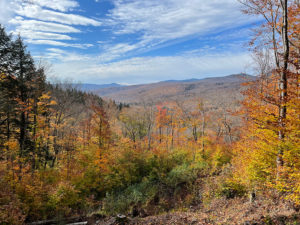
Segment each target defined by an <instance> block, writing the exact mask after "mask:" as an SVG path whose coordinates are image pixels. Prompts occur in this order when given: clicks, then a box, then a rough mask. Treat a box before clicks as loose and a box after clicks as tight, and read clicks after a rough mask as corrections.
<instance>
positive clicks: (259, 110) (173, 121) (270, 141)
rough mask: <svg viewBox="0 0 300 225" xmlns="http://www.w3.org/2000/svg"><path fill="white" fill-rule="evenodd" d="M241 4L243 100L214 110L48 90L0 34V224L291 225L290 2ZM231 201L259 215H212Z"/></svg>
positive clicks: (294, 132) (298, 124)
mask: <svg viewBox="0 0 300 225" xmlns="http://www.w3.org/2000/svg"><path fill="white" fill-rule="evenodd" d="M241 3H242V5H243V7H244V8H243V10H244V13H246V14H251V15H260V16H262V17H263V18H264V22H263V23H262V24H261V25H260V27H257V29H256V30H255V31H254V37H253V40H252V41H251V43H250V45H249V48H250V50H251V51H252V55H253V59H254V62H255V72H256V75H257V76H256V78H255V79H247V77H245V78H244V79H245V81H244V84H243V85H244V87H243V90H244V91H243V96H244V97H243V100H242V101H240V102H239V103H238V104H237V105H229V106H226V107H222V106H220V105H216V104H212V103H211V102H210V101H208V99H203V98H201V96H199V97H198V98H196V99H191V100H190V101H184V102H182V101H162V102H160V103H159V104H153V103H151V102H145V103H144V104H140V105H127V104H123V103H117V102H115V101H110V100H103V99H102V98H101V97H99V96H98V95H95V94H92V93H88V92H83V91H80V90H78V89H76V87H74V86H73V85H72V84H68V83H63V82H61V83H59V82H57V83H50V82H49V81H48V80H47V70H46V68H45V66H43V64H42V63H38V62H36V61H34V60H33V57H32V56H31V54H30V52H29V51H28V50H27V47H26V45H25V44H24V42H23V40H22V37H20V36H17V37H15V36H13V35H11V34H8V33H7V32H6V29H5V28H4V26H2V25H1V26H0V149H1V151H0V223H1V224H38V223H34V222H37V221H41V223H40V224H65V223H68V222H67V221H68V220H69V219H70V218H75V219H74V222H79V221H85V220H86V219H84V218H90V217H95V218H98V219H99V221H100V220H105V218H112V217H114V216H116V215H117V214H122V215H126V217H127V219H128V218H135V217H138V218H144V217H149V216H155V215H164V214H165V213H176V212H181V213H194V214H193V215H196V214H197V215H200V214H201V213H203V212H206V216H204V217H205V218H204V219H203V221H204V222H203V221H202V223H200V222H199V223H197V221H196V223H194V224H242V222H245V221H243V219H245V220H249V221H250V219H251V218H252V219H253V218H254V219H256V220H257V219H258V220H259V221H260V222H261V221H262V222H261V223H250V222H249V223H247V224H280V223H275V222H276V221H277V219H278V218H277V217H276V216H278V215H279V214H280V213H281V211H280V210H289V211H288V212H289V213H290V214H289V215H287V216H286V219H287V221H290V222H291V223H289V224H297V221H298V222H299V220H300V218H299V209H300V98H299V93H300V92H299V91H300V89H299V88H300V84H299V82H300V64H299V58H300V39H299V38H300V36H299V35H300V26H299V15H300V4H299V1H287V0H281V1H277V0H272V1H262V0H245V1H241ZM235 204H241V205H242V206H243V207H244V206H245V204H247V207H252V208H256V209H255V210H257V211H261V212H262V213H264V215H263V216H264V217H260V218H256V217H255V216H252V217H251V216H248V217H247V215H246V216H243V217H238V219H237V220H234V219H233V218H231V219H230V213H232V212H227V211H224V212H225V213H227V215H226V216H227V218H225V217H226V216H223V217H222V216H220V215H219V216H218V214H214V213H216V212H214V211H218V210H219V211H222V209H225V208H226V207H227V206H228V205H232V206H234V205H235ZM224 205H227V206H226V207H224ZM276 206H279V209H278V211H279V212H277V211H274V212H273V211H272V207H276ZM263 207H265V208H263ZM267 208H269V210H268V211H266V210H267ZM248 209H249V208H248ZM235 210H237V209H235ZM212 211H213V212H212ZM257 211H255V212H257ZM200 212H201V213H200ZM283 213H284V212H283ZM248 214H249V212H248ZM250 214H251V213H250ZM243 215H244V214H243ZM259 216H260V215H259ZM288 216H291V217H288ZM197 218H198V217H197ZM228 218H229V219H228ZM249 218H250V219H249ZM181 219H182V218H181ZM221 219H222V220H221ZM71 220H72V221H73V219H71ZM129 220H131V219H129ZM273 220H274V221H275V222H274V223H272V221H273ZM43 221H44V223H43ZM47 221H48V222H47ZM199 221H200V219H199ZM230 221H231V222H230ZM127 222H128V221H127ZM129 222H130V221H129ZM177 222H178V221H177ZM122 223H126V222H122ZM89 224H96V222H89ZM99 224H100V223H99ZM132 224H148V223H147V222H139V220H136V221H135V222H132ZM149 224H167V223H166V222H157V223H155V222H153V223H149ZM173 224H189V223H188V222H186V223H185V222H181V223H180V222H178V223H176V222H173ZM191 224H192V223H191ZM245 224H246V223H245ZM281 224H282V223H281ZM284 224H288V223H284Z"/></svg>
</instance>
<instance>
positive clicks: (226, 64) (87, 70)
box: [54, 53, 251, 84]
mask: <svg viewBox="0 0 300 225" xmlns="http://www.w3.org/2000/svg"><path fill="white" fill-rule="evenodd" d="M250 60H251V58H250V56H249V55H248V54H247V53H239V54H233V53H232V54H212V55H210V56H197V55H185V54H183V55H180V56H168V57H167V56H165V57H137V58H132V59H128V60H123V61H120V62H114V63H107V64H99V62H98V61H97V60H96V59H92V58H87V59H86V60H84V59H83V60H80V61H68V62H66V61H64V62H63V63H57V64H54V69H55V71H56V73H57V75H59V76H63V77H64V78H67V77H72V78H73V79H75V80H76V81H82V82H94V83H108V82H118V83H122V82H123V83H124V82H125V83H126V82H127V83H131V84H136V83H148V82H156V81H160V80H168V79H185V78H191V77H196V78H204V77H209V76H222V75H229V74H232V73H239V72H243V71H244V70H245V65H246V64H247V63H248V62H249V61H250ZM82 74H84V77H83V76H82Z"/></svg>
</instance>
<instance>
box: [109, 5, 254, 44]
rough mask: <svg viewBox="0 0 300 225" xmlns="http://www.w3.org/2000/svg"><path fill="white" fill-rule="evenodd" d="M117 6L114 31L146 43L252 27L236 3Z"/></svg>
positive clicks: (110, 15)
mask: <svg viewBox="0 0 300 225" xmlns="http://www.w3.org/2000/svg"><path fill="white" fill-rule="evenodd" d="M114 4H115V8H114V9H112V10H111V12H110V14H109V17H110V19H109V20H108V21H107V22H109V23H110V24H111V25H113V29H114V32H115V33H117V34H131V33H137V32H139V33H142V39H143V40H144V41H147V42H151V41H168V40H173V39H177V38H183V37H187V36H196V35H197V36H201V35H202V36H204V35H207V34H210V33H217V32H220V31H223V30H225V29H230V28H234V27H237V26H240V25H244V24H249V17H245V16H243V15H242V14H241V12H240V10H239V4H238V2H237V1H236V0H208V1H204V0H189V1H182V0H164V1H161V0H151V1H145V0H133V1H120V0H114Z"/></svg>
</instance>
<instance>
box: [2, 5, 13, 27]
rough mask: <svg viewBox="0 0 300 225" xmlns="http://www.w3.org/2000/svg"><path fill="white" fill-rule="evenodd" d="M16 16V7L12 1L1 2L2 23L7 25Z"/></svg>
mask: <svg viewBox="0 0 300 225" xmlns="http://www.w3.org/2000/svg"><path fill="white" fill-rule="evenodd" d="M13 15H14V6H13V3H12V2H11V1H10V0H1V1H0V23H1V24H7V21H8V20H9V19H11V18H12V16H13Z"/></svg>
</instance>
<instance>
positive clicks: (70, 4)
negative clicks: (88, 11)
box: [31, 0, 79, 12]
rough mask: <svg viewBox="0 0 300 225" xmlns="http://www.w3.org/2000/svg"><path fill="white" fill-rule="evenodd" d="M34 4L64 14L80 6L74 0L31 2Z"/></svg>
mask: <svg viewBox="0 0 300 225" xmlns="http://www.w3.org/2000/svg"><path fill="white" fill-rule="evenodd" d="M31 2H32V4H38V5H40V6H42V7H47V8H50V9H54V10H59V11H62V12H66V11H69V10H71V9H73V8H76V7H78V6H79V4H78V2H77V1H73V0H31Z"/></svg>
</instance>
